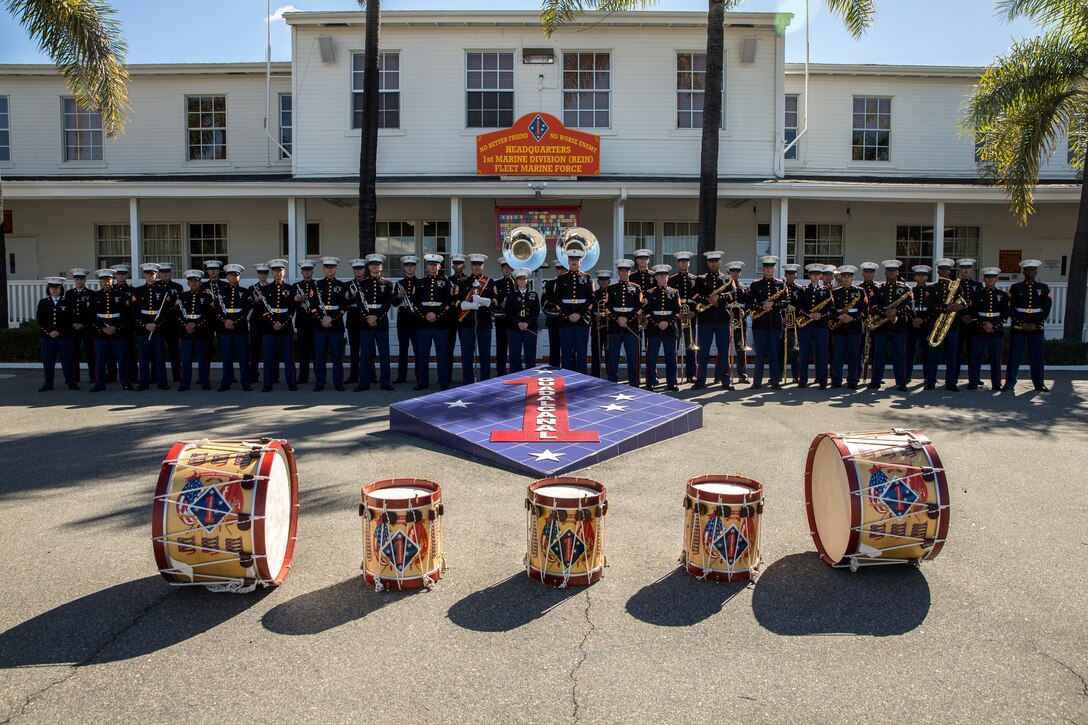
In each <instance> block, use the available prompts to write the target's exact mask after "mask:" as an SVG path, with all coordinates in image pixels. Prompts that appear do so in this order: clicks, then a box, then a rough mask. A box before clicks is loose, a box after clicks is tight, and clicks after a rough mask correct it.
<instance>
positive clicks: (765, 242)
mask: <svg viewBox="0 0 1088 725" xmlns="http://www.w3.org/2000/svg"><path fill="white" fill-rule="evenodd" d="M770 253H771V225H770V224H757V225H756V259H757V260H758V259H759V258H760V257H763V256H765V255H768V254H770ZM796 262H797V225H796V224H787V225H786V259H785V260H784V261H783V264H794V263H796Z"/></svg>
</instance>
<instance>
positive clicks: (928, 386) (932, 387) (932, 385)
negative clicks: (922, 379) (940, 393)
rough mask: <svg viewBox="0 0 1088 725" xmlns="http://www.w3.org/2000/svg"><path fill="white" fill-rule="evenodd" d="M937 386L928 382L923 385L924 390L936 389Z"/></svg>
mask: <svg viewBox="0 0 1088 725" xmlns="http://www.w3.org/2000/svg"><path fill="white" fill-rule="evenodd" d="M936 387H937V386H936V385H934V384H933V383H926V384H925V385H923V386H922V390H934V389H935V388H936Z"/></svg>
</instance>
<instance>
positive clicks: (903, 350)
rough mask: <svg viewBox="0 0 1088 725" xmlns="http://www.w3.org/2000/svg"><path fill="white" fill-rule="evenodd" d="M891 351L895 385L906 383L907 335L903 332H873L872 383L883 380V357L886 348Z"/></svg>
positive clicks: (907, 380) (907, 379)
mask: <svg viewBox="0 0 1088 725" xmlns="http://www.w3.org/2000/svg"><path fill="white" fill-rule="evenodd" d="M889 348H891V351H892V374H893V375H894V376H895V384H896V385H906V384H907V383H908V382H909V378H908V377H907V367H906V365H907V363H906V359H907V335H906V333H905V332H874V333H873V379H872V382H874V383H883V382H884V365H885V361H884V358H885V356H886V354H887V351H888V349H889Z"/></svg>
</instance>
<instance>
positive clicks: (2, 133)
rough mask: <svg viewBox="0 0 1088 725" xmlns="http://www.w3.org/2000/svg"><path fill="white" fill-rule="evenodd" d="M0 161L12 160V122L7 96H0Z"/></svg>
mask: <svg viewBox="0 0 1088 725" xmlns="http://www.w3.org/2000/svg"><path fill="white" fill-rule="evenodd" d="M0 161H11V124H10V121H9V116H8V97H7V96H0Z"/></svg>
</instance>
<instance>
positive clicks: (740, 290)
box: [714, 260, 752, 383]
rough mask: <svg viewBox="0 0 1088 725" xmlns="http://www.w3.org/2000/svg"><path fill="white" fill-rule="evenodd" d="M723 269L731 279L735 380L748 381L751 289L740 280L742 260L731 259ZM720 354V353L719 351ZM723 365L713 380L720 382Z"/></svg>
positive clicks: (742, 266)
mask: <svg viewBox="0 0 1088 725" xmlns="http://www.w3.org/2000/svg"><path fill="white" fill-rule="evenodd" d="M725 271H726V273H727V274H728V275H729V277H730V278H731V279H732V280H733V300H732V301H731V302H730V316H731V319H730V323H731V325H733V326H731V327H730V331H731V332H730V334H731V335H732V337H733V362H734V364H735V365H736V372H737V382H738V383H747V382H748V353H750V352H751V351H752V345H751V339H752V336H751V334H749V320H748V296H749V295H750V294H751V289H750V288H749V287H748V285H746V284H744V282H742V281H741V279H740V275H741V272H742V271H744V262H741V261H740V260H733V261H732V262H729V263H728V264H727V265H725ZM719 356H720V353H719ZM723 370H725V368H724V367H719V368H718V370H717V371H716V372H717V375H716V376H715V378H714V381H715V382H720V380H721V377H722V371H723Z"/></svg>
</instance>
